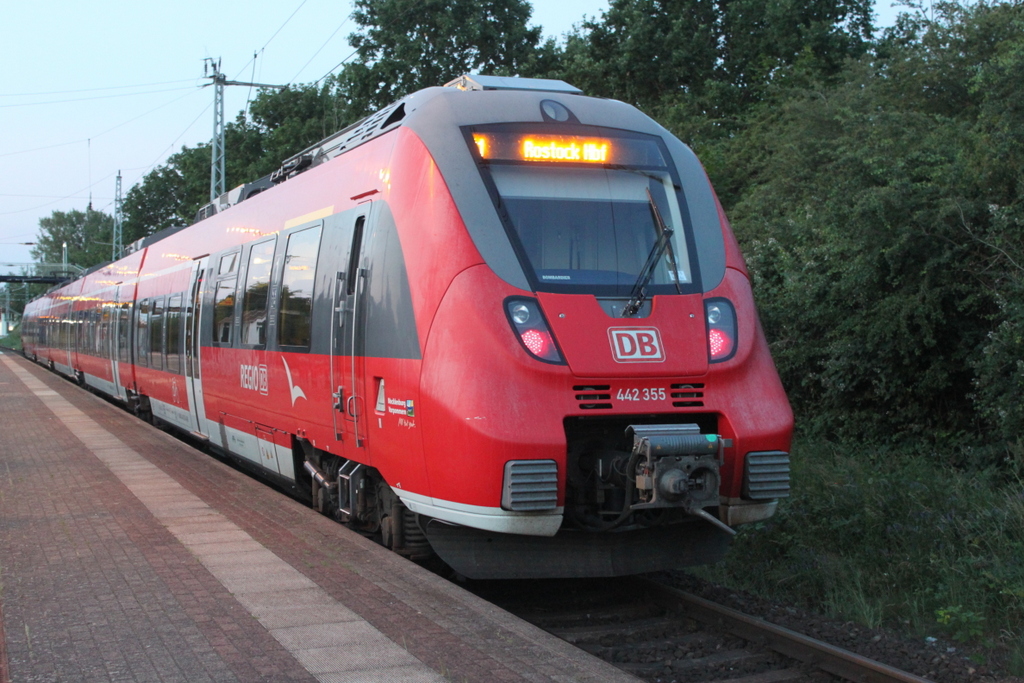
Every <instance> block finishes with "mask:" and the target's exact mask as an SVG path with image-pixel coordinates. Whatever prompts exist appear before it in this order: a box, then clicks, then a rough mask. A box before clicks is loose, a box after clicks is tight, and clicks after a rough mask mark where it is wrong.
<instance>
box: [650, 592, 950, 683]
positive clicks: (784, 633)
mask: <svg viewBox="0 0 1024 683" xmlns="http://www.w3.org/2000/svg"><path fill="white" fill-rule="evenodd" d="M641 581H642V582H643V584H644V585H645V586H646V587H647V588H648V589H649V590H651V591H652V593H656V594H657V595H658V596H659V597H662V598H666V599H667V600H669V601H670V602H673V603H675V604H676V605H678V606H679V607H681V608H683V609H684V610H685V611H686V613H687V614H688V615H690V616H693V617H694V618H695V619H697V620H698V621H703V622H705V623H710V624H712V625H714V626H717V627H718V628H722V629H725V630H727V631H729V632H731V633H734V634H736V635H737V636H740V637H741V638H744V639H746V640H750V641H753V642H761V643H764V644H765V645H766V646H768V647H770V648H771V649H773V650H775V651H776V652H780V653H782V654H784V655H786V656H787V657H792V658H793V659H797V660H800V661H802V662H806V663H808V664H812V665H813V666H815V667H817V668H819V669H821V670H823V671H827V672H828V673H830V674H834V675H836V676H840V677H842V678H845V679H846V680H848V681H854V682H855V683H932V681H930V680H929V679H927V678H921V677H920V676H916V675H914V674H912V673H909V672H906V671H901V670H900V669H896V668H894V667H891V666H889V665H888V664H882V663H881V662H878V661H875V660H873V659H869V658H867V657H862V656H861V655H858V654H856V653H854V652H850V651H849V650H844V649H842V648H840V647H836V646H834V645H829V644H828V643H823V642H821V641H820V640H815V639H814V638H809V637H808V636H805V635H803V634H802V633H797V632H796V631H792V630H790V629H788V628H785V627H782V626H777V625H776V624H772V623H769V622H767V621H764V620H763V619H758V618H757V617H751V616H748V615H746V614H743V613H742V612H737V611H736V610H734V609H731V608H729V607H725V606H723V605H719V604H716V603H714V602H711V601H710V600H705V599H704V598H699V597H697V596H696V595H691V594H690V593H686V592H685V591H681V590H678V589H676V588H672V587H670V586H665V585H663V584H660V583H658V582H656V581H651V580H650V579H641Z"/></svg>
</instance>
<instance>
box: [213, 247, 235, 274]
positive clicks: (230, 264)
mask: <svg viewBox="0 0 1024 683" xmlns="http://www.w3.org/2000/svg"><path fill="white" fill-rule="evenodd" d="M237 265H238V252H237V251H235V252H232V253H230V254H228V255H227V256H221V257H220V267H219V268H217V275H231V273H233V272H235V267H236V266H237Z"/></svg>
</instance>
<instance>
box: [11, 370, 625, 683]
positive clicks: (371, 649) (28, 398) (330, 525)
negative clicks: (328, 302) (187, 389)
mask: <svg viewBox="0 0 1024 683" xmlns="http://www.w3.org/2000/svg"><path fill="white" fill-rule="evenodd" d="M636 680H637V679H635V678H633V677H632V676H630V675H628V674H626V673H624V672H622V671H620V670H618V669H616V668H614V667H612V666H611V665H609V664H606V663H604V662H602V661H601V660H599V659H596V658H594V657H592V656H591V655H589V654H587V653H585V652H583V651H581V650H578V649H576V648H574V647H572V646H570V645H568V644H567V643H564V642H563V641H561V640H559V639H557V638H555V637H554V636H551V635H549V634H547V633H545V632H544V631H541V630H540V629H538V628H536V627H534V626H532V625H530V624H527V623H526V622H523V621H521V620H520V619H518V618H516V617H514V616H512V615H510V614H508V613H506V612H504V611H502V610H500V609H498V608H497V607H494V606H493V605H491V604H489V603H487V602H485V601H483V600H481V599H479V598H477V597H476V596H474V595H472V594H470V593H468V592H466V591H464V590H462V589H461V588H459V587H458V586H457V585H455V584H452V583H450V582H448V581H446V580H444V579H442V578H440V577H438V576H436V575H434V574H432V573H430V572H429V571H427V570H425V569H423V568H421V567H419V566H417V565H415V564H413V563H412V562H409V561H407V560H405V559H403V558H401V557H399V556H397V555H395V554H393V553H391V552H390V551H388V550H386V549H384V548H382V547H380V546H378V545H376V544H375V543H373V542H372V541H370V540H367V539H365V538H363V537H362V536H359V535H358V534H356V533H354V532H352V531H350V530H348V529H347V528H345V527H343V526H341V525H340V524H337V523H335V522H333V521H331V520H329V519H327V518H326V517H323V516H322V515H319V514H318V513H316V512H314V511H313V510H311V509H309V508H307V507H305V506H304V505H302V504H301V503H299V502H298V501H295V500H293V499H291V498H289V497H287V496H285V495H283V494H282V493H280V492H278V491H275V490H274V489H272V488H270V487H269V486H266V485H265V484H262V483H260V482H259V481H257V480H255V479H252V478H250V477H248V476H246V475H245V474H243V473H241V472H238V471H236V470H234V469H232V468H231V467H229V466H227V465H225V464H223V463H221V462H219V461H218V460H216V459H215V458H212V457H209V456H207V455H205V454H203V453H201V452H200V451H198V450H195V449H194V448H192V447H191V446H189V445H187V444H185V443H182V442H180V441H178V440H177V439H175V438H174V437H172V436H171V435H169V434H166V433H164V432H162V431H160V430H159V429H156V428H154V427H152V426H150V425H148V424H146V423H144V422H142V421H140V420H138V419H137V418H135V417H133V416H132V415H130V414H128V413H127V412H125V411H123V410H121V409H119V408H118V407H116V406H114V405H111V404H109V403H107V402H106V401H104V400H102V399H101V398H99V397H97V396H94V395H92V394H90V393H89V392H86V391H84V390H82V389H80V388H78V387H76V386H74V385H73V384H71V383H69V382H68V381H66V380H64V379H62V378H60V377H58V376H57V375H55V374H52V373H50V372H49V371H47V370H45V369H44V368H42V367H39V366H37V365H35V364H33V363H30V362H29V361H27V360H25V359H24V358H22V357H21V356H19V355H16V354H13V353H10V352H5V353H4V354H2V355H0V683H34V682H36V681H89V682H90V683H92V682H97V681H118V682H121V681H139V682H147V683H148V682H152V681H160V682H167V681H182V682H188V683H199V682H205V681H345V682H350V683H364V682H365V683H380V682H385V681H387V682H396V683H398V682H409V683H428V682H434V681H458V682H463V681H466V682H474V681H480V682H481V683H482V682H487V683H494V682H503V681H508V682H512V681H594V682H597V681H601V682H606V681H607V682H613V683H614V682H616V681H623V682H625V681H634V682H635V681H636Z"/></svg>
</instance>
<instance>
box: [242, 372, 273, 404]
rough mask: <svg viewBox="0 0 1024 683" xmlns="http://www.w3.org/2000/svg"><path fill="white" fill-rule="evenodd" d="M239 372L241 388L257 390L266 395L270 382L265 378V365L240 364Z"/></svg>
mask: <svg viewBox="0 0 1024 683" xmlns="http://www.w3.org/2000/svg"><path fill="white" fill-rule="evenodd" d="M239 374H240V375H241V377H240V384H241V385H242V388H243V389H248V390H249V391H258V392H260V393H261V394H263V395H264V396H266V395H267V393H268V392H269V390H270V382H269V381H268V378H267V366H266V365H242V366H241V372H240V373H239Z"/></svg>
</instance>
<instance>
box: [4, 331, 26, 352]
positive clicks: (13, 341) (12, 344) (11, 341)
mask: <svg viewBox="0 0 1024 683" xmlns="http://www.w3.org/2000/svg"><path fill="white" fill-rule="evenodd" d="M0 346H3V347H5V348H8V349H14V350H15V351H21V328H20V327H18V328H17V329H15V330H13V331H12V332H11V333H10V334H8V335H7V336H6V337H0Z"/></svg>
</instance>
